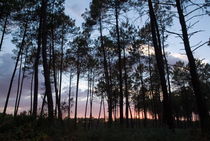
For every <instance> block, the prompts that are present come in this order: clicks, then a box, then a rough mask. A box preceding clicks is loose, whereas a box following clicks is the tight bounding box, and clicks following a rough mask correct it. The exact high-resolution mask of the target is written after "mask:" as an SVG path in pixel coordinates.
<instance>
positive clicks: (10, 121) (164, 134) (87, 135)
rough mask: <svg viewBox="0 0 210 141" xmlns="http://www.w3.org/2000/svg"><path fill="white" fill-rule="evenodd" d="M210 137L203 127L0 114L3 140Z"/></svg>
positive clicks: (190, 140) (180, 140)
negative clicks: (88, 124) (109, 124)
mask: <svg viewBox="0 0 210 141" xmlns="http://www.w3.org/2000/svg"><path fill="white" fill-rule="evenodd" d="M16 140H20V141H138V140H139V141H209V140H210V139H207V138H204V137H202V135H201V133H200V130H199V129H176V130H175V133H174V132H172V131H171V130H169V129H166V128H118V127H113V128H105V127H103V126H102V127H99V128H95V127H94V128H91V129H84V128H83V124H81V123H79V125H78V128H77V129H74V128H73V123H72V120H63V121H59V120H54V121H53V122H50V121H48V120H47V119H39V120H34V119H33V118H32V117H29V116H18V117H16V118H14V117H12V116H8V115H7V116H6V117H4V118H3V117H2V116H0V141H16Z"/></svg>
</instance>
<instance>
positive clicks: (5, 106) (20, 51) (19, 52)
mask: <svg viewBox="0 0 210 141" xmlns="http://www.w3.org/2000/svg"><path fill="white" fill-rule="evenodd" d="M27 25H28V23H27V22H26V24H25V27H24V28H25V29H24V33H23V38H22V41H21V45H20V48H19V51H18V55H17V58H16V63H15V68H14V71H13V74H12V78H11V80H10V84H9V90H8V93H7V98H6V102H5V105H4V111H3V114H4V115H5V114H6V111H7V105H8V101H9V97H10V93H11V89H12V84H13V80H14V77H15V73H16V70H17V65H18V62H19V59H20V55H21V53H22V50H23V47H24V45H25V37H26V32H27Z"/></svg>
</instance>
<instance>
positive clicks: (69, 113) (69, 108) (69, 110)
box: [68, 72, 72, 119]
mask: <svg viewBox="0 0 210 141" xmlns="http://www.w3.org/2000/svg"><path fill="white" fill-rule="evenodd" d="M71 79H72V74H71V72H70V77H69V101H68V102H69V107H68V118H69V119H70V118H71V81H72V80H71Z"/></svg>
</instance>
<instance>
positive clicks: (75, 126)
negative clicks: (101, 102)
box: [74, 57, 80, 128]
mask: <svg viewBox="0 0 210 141" xmlns="http://www.w3.org/2000/svg"><path fill="white" fill-rule="evenodd" d="M77 61H79V57H78V60H77ZM79 77H80V68H79V62H77V84H76V99H75V112H74V128H77V101H78V90H79Z"/></svg>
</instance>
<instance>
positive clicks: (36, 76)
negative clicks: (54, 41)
mask: <svg viewBox="0 0 210 141" xmlns="http://www.w3.org/2000/svg"><path fill="white" fill-rule="evenodd" d="M41 9H42V7H41ZM41 36H42V15H41V14H40V15H39V28H38V37H37V51H36V58H35V62H34V97H33V108H32V109H33V112H32V115H33V116H34V117H36V116H37V106H38V92H39V60H40V53H41Z"/></svg>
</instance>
